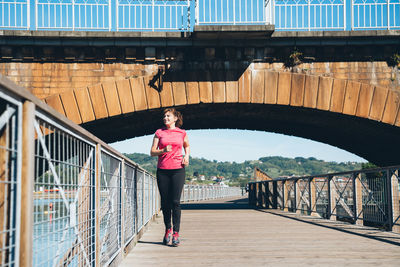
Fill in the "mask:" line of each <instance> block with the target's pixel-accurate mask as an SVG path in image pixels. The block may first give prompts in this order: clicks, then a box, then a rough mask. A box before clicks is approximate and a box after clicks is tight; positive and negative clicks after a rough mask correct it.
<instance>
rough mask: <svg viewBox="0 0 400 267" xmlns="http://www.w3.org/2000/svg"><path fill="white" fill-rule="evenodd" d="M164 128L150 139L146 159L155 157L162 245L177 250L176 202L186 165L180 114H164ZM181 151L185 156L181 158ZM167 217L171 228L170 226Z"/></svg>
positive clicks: (169, 110)
mask: <svg viewBox="0 0 400 267" xmlns="http://www.w3.org/2000/svg"><path fill="white" fill-rule="evenodd" d="M163 122H164V125H165V126H164V127H162V128H160V129H158V130H157V131H156V133H155V135H154V138H153V145H152V146H151V151H150V155H151V156H152V157H155V156H158V164H157V185H158V190H159V191H160V195H161V210H162V212H163V216H164V224H165V235H164V239H163V244H165V245H172V246H178V245H179V243H180V239H179V227H180V221H181V206H180V201H181V200H180V199H181V194H182V189H183V185H184V183H185V166H187V165H189V154H190V147H189V139H188V137H187V135H186V131H185V130H183V129H180V128H179V127H181V126H182V124H183V118H182V114H181V113H180V112H179V111H177V110H175V109H174V108H167V109H165V110H164V117H163ZM182 147H183V149H184V150H185V156H183V155H182ZM171 215H172V224H173V225H171Z"/></svg>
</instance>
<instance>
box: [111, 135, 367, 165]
mask: <svg viewBox="0 0 400 267" xmlns="http://www.w3.org/2000/svg"><path fill="white" fill-rule="evenodd" d="M187 134H188V137H189V143H190V150H191V156H192V157H196V158H205V159H209V160H217V161H230V162H233V161H235V162H237V163H241V162H244V161H245V160H257V159H259V158H260V157H266V156H282V157H289V158H294V157H304V158H308V157H315V158H317V159H321V160H325V161H336V162H347V161H356V162H366V160H364V159H363V158H360V157H358V156H356V155H354V154H351V153H349V152H347V151H344V150H341V149H339V148H336V147H333V146H330V145H326V144H323V143H320V142H315V141H312V140H308V139H304V138H299V137H294V136H287V135H282V134H275V133H268V132H261V131H248V130H188V131H187ZM152 139H153V135H147V136H143V137H137V138H133V139H129V140H125V141H121V142H115V143H112V144H111V146H112V147H114V148H115V149H117V150H118V151H120V152H122V153H135V152H136V153H146V154H149V152H150V147H151V143H152Z"/></svg>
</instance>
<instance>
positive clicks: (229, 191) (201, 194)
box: [181, 185, 243, 202]
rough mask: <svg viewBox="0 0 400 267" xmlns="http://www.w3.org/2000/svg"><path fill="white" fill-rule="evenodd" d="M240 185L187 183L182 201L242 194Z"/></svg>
mask: <svg viewBox="0 0 400 267" xmlns="http://www.w3.org/2000/svg"><path fill="white" fill-rule="evenodd" d="M242 193H243V192H242V189H241V188H240V187H226V186H221V185H185V186H184V188H183V191H182V196H181V201H182V202H190V201H202V200H212V199H220V198H228V197H237V196H242Z"/></svg>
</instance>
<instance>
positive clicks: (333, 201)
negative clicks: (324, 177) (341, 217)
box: [327, 176, 337, 220]
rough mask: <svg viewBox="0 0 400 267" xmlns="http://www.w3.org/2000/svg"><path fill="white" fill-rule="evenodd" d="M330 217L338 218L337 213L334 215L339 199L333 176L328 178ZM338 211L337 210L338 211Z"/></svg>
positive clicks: (332, 218)
mask: <svg viewBox="0 0 400 267" xmlns="http://www.w3.org/2000/svg"><path fill="white" fill-rule="evenodd" d="M328 179H329V180H328V195H329V196H328V200H329V203H328V212H329V213H328V216H327V217H328V219H330V220H336V215H334V210H335V209H336V199H337V190H336V189H335V181H334V180H333V177H332V176H329V178H328ZM336 212H337V211H336Z"/></svg>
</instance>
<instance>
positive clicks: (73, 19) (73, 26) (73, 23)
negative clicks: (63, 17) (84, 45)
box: [72, 0, 75, 31]
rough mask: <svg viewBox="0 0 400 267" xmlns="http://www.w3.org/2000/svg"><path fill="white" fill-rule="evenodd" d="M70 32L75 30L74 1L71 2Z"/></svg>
mask: <svg viewBox="0 0 400 267" xmlns="http://www.w3.org/2000/svg"><path fill="white" fill-rule="evenodd" d="M72 30H73V31H74V30H75V0H72Z"/></svg>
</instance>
